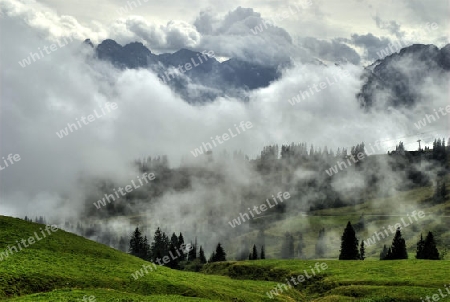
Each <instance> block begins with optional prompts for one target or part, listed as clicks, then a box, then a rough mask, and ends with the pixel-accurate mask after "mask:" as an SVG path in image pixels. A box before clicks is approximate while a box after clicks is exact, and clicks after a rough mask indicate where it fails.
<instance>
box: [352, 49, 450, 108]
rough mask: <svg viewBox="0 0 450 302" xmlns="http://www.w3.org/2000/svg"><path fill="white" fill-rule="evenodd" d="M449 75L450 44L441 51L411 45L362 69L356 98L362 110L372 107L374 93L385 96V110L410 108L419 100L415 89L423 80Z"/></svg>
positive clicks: (374, 100)
mask: <svg viewBox="0 0 450 302" xmlns="http://www.w3.org/2000/svg"><path fill="white" fill-rule="evenodd" d="M405 66H406V67H407V68H405ZM449 71H450V44H447V45H446V46H445V47H443V48H441V49H439V48H438V47H436V46H435V45H424V44H413V45H411V46H409V47H405V48H402V49H401V50H400V51H399V52H398V53H393V54H391V55H389V56H387V57H385V58H383V59H380V60H377V61H375V62H374V63H373V64H372V65H371V66H369V67H368V68H366V73H365V75H364V84H363V86H362V87H361V91H360V92H359V93H358V94H357V97H358V100H359V102H360V104H361V106H362V107H363V108H366V109H370V108H372V107H373V106H374V105H376V104H375V103H376V93H377V92H383V93H385V94H386V95H389V98H388V100H387V102H386V104H385V107H386V108H387V107H389V106H392V107H402V106H403V107H411V106H414V105H415V104H416V103H417V102H419V101H420V99H421V97H420V95H419V92H418V91H417V89H415V88H416V87H418V86H419V85H420V84H421V83H423V80H424V78H425V77H427V76H430V75H431V74H432V73H437V74H442V73H448V72H449Z"/></svg>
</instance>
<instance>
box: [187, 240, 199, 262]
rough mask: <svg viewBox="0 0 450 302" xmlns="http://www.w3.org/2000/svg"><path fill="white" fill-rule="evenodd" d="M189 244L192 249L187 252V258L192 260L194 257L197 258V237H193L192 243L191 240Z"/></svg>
mask: <svg viewBox="0 0 450 302" xmlns="http://www.w3.org/2000/svg"><path fill="white" fill-rule="evenodd" d="M191 246H192V249H191V250H190V251H189V253H188V260H189V261H194V260H195V259H197V237H195V243H194V244H192V241H191Z"/></svg>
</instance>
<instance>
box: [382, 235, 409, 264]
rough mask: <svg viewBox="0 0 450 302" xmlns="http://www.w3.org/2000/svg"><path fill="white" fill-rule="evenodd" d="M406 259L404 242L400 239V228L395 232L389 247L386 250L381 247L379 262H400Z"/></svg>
mask: <svg viewBox="0 0 450 302" xmlns="http://www.w3.org/2000/svg"><path fill="white" fill-rule="evenodd" d="M401 259H408V252H407V250H406V242H405V239H403V237H402V232H401V231H400V228H398V229H397V230H396V231H395V235H394V239H393V240H392V245H391V247H389V248H387V247H386V245H384V246H383V250H382V251H381V254H380V260H401Z"/></svg>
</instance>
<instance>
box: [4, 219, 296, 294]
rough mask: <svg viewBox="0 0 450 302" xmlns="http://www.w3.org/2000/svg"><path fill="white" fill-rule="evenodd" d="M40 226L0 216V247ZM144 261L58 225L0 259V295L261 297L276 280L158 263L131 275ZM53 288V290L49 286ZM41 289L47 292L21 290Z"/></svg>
mask: <svg viewBox="0 0 450 302" xmlns="http://www.w3.org/2000/svg"><path fill="white" fill-rule="evenodd" d="M41 227H42V225H39V224H35V223H29V222H25V221H23V220H20V219H16V218H9V217H4V216H0V250H3V249H5V248H6V247H7V246H8V245H10V244H14V243H15V241H16V240H21V239H26V238H28V237H29V236H32V234H33V233H34V232H39V228H41ZM144 263H146V262H145V261H143V260H141V259H138V258H136V257H133V256H130V255H127V254H124V253H121V252H119V251H116V250H114V249H111V248H109V247H106V246H104V245H101V244H98V243H95V242H93V241H90V240H87V239H84V238H82V237H80V236H76V235H74V234H71V233H66V232H64V231H60V230H59V231H57V232H56V233H54V234H52V235H51V236H49V237H47V238H44V239H42V240H40V241H38V242H37V243H35V244H34V245H31V246H30V247H29V248H26V249H23V250H22V251H19V252H18V253H14V254H13V255H10V256H9V257H8V258H7V259H6V260H3V261H0V299H6V298H13V297H16V298H17V297H18V296H24V297H21V298H18V299H14V301H81V299H82V297H83V296H84V295H85V294H86V295H98V296H99V297H100V296H102V297H103V296H104V299H100V300H98V301H117V299H119V298H120V299H122V298H123V299H124V300H123V301H176V300H174V297H173V296H172V297H167V298H164V297H162V296H161V297H155V296H153V295H175V296H177V297H178V298H177V299H178V300H179V301H185V300H186V301H217V300H220V301H264V300H269V299H268V297H267V296H266V294H265V293H266V292H267V291H268V290H270V289H271V288H272V287H273V286H274V285H276V283H274V282H258V281H252V280H246V281H237V280H232V279H230V278H228V277H224V276H208V275H204V274H199V273H190V272H180V271H175V270H171V269H168V268H165V267H161V266H158V268H157V270H156V271H153V272H149V273H148V274H147V275H145V276H144V277H142V278H139V279H138V280H134V278H132V276H131V273H134V272H135V271H136V270H138V269H140V268H141V267H142V265H143V264H144ZM53 290H57V291H55V292H51V291H53ZM42 292H51V293H47V294H45V295H42V294H41V295H33V296H28V297H27V296H26V295H30V294H33V293H42ZM107 296H108V298H107ZM141 296H147V298H146V299H143V297H141ZM152 296H153V297H152ZM183 297H199V298H204V299H206V300H198V299H197V300H193V299H190V298H183ZM287 297H289V298H291V299H292V301H295V300H297V299H300V298H302V295H301V294H300V293H299V292H297V291H289V292H287V293H286V294H285V298H284V299H281V298H280V299H279V301H286V299H287ZM113 298H114V299H116V300H114V299H113ZM125 298H126V299H125ZM111 299H112V300H111ZM119 301H121V300H119Z"/></svg>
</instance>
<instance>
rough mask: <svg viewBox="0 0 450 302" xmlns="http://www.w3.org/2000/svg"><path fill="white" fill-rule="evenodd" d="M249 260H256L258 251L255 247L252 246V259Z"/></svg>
mask: <svg viewBox="0 0 450 302" xmlns="http://www.w3.org/2000/svg"><path fill="white" fill-rule="evenodd" d="M251 260H258V251H257V249H256V245H253V251H252V259H251Z"/></svg>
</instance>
